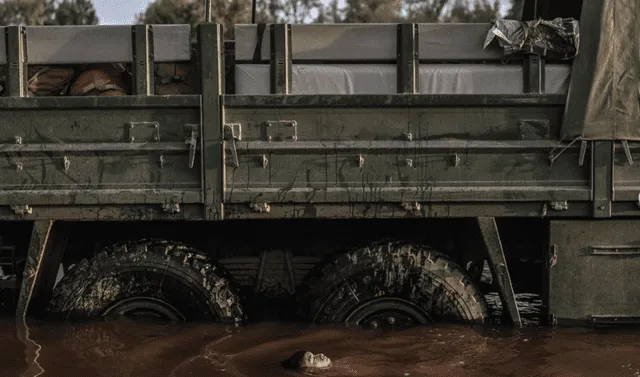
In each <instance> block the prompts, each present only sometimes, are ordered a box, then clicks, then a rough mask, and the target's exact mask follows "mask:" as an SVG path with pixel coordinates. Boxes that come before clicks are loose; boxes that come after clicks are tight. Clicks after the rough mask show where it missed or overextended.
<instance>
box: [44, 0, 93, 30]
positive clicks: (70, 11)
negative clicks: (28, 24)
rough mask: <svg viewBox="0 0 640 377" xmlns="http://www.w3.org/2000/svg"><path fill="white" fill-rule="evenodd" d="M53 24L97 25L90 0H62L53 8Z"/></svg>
mask: <svg viewBox="0 0 640 377" xmlns="http://www.w3.org/2000/svg"><path fill="white" fill-rule="evenodd" d="M53 14H54V16H53V19H54V24H55V25H97V24H98V16H97V15H96V10H95V8H94V7H93V3H92V2H91V0H63V1H61V2H58V4H57V7H56V8H55V10H54V13H53Z"/></svg>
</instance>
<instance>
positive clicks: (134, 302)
mask: <svg viewBox="0 0 640 377" xmlns="http://www.w3.org/2000/svg"><path fill="white" fill-rule="evenodd" d="M102 315H103V317H133V318H155V319H162V320H168V321H184V320H185V318H184V316H183V315H182V314H181V313H180V312H179V311H178V310H177V309H176V308H174V307H173V306H171V305H170V304H169V303H167V302H164V301H162V300H158V299H155V298H151V297H132V298H127V299H124V300H121V301H118V302H117V303H115V304H114V305H112V306H111V307H109V308H108V309H107V310H105V311H104V312H103V314H102Z"/></svg>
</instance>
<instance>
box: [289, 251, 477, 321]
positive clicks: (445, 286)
mask: <svg viewBox="0 0 640 377" xmlns="http://www.w3.org/2000/svg"><path fill="white" fill-rule="evenodd" d="M299 303H300V305H301V307H302V309H303V310H304V312H305V314H306V315H307V316H308V317H309V319H310V320H311V321H313V322H314V323H346V324H348V325H355V326H357V327H361V328H387V327H388V328H395V329H398V328H408V327H413V326H417V325H424V324H427V323H432V322H447V323H452V322H453V323H467V324H474V323H484V322H486V321H487V319H488V318H489V311H488V308H487V304H486V302H485V300H484V296H483V294H482V292H481V291H480V289H479V288H478V287H477V286H476V285H475V284H474V283H473V282H472V281H471V279H470V278H469V277H468V276H467V274H466V272H465V271H464V269H463V268H461V267H460V266H458V265H457V264H455V263H454V262H453V261H451V260H450V259H449V258H448V257H446V256H445V255H443V254H441V253H439V252H437V251H435V250H433V249H431V248H428V247H421V246H415V245H411V244H409V243H403V242H379V243H375V244H373V245H370V246H368V247H364V248H357V249H355V250H352V251H349V252H347V253H344V254H340V255H338V256H336V257H334V258H333V259H332V260H331V261H330V262H329V263H327V264H325V265H323V266H321V267H319V268H317V269H316V270H315V271H314V272H312V273H311V274H310V276H309V278H308V279H307V280H306V282H305V284H304V285H303V287H302V289H301V291H300V294H299Z"/></svg>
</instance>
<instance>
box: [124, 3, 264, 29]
mask: <svg viewBox="0 0 640 377" xmlns="http://www.w3.org/2000/svg"><path fill="white" fill-rule="evenodd" d="M211 8H212V9H211V14H212V17H213V19H214V21H215V22H218V23H220V24H222V25H223V27H224V29H225V33H226V34H227V36H230V33H231V32H232V31H233V25H234V24H236V23H250V22H251V0H230V1H225V0H214V1H213V4H212V7H211ZM204 17H205V9H204V0H156V1H154V2H152V3H150V4H149V5H148V6H147V9H145V11H144V12H142V13H139V14H138V15H136V22H137V23H141V24H142V23H146V24H189V25H193V26H195V25H197V24H199V23H202V22H204Z"/></svg>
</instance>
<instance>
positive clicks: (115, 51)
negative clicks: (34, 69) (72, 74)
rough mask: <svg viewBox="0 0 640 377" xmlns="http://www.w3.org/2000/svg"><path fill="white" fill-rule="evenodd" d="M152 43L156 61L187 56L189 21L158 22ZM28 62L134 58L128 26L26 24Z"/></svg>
mask: <svg viewBox="0 0 640 377" xmlns="http://www.w3.org/2000/svg"><path fill="white" fill-rule="evenodd" d="M155 28H158V32H157V33H154V38H153V43H154V45H156V46H158V51H157V57H156V59H155V60H156V61H158V62H169V61H183V60H189V59H190V51H191V41H190V35H189V26H188V25H157V26H154V29H155ZM27 36H28V42H27V53H28V56H29V62H30V63H31V64H90V63H112V62H120V63H125V62H131V61H133V41H132V38H131V26H127V25H122V26H121V25H87V26H78V25H75V26H27Z"/></svg>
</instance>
